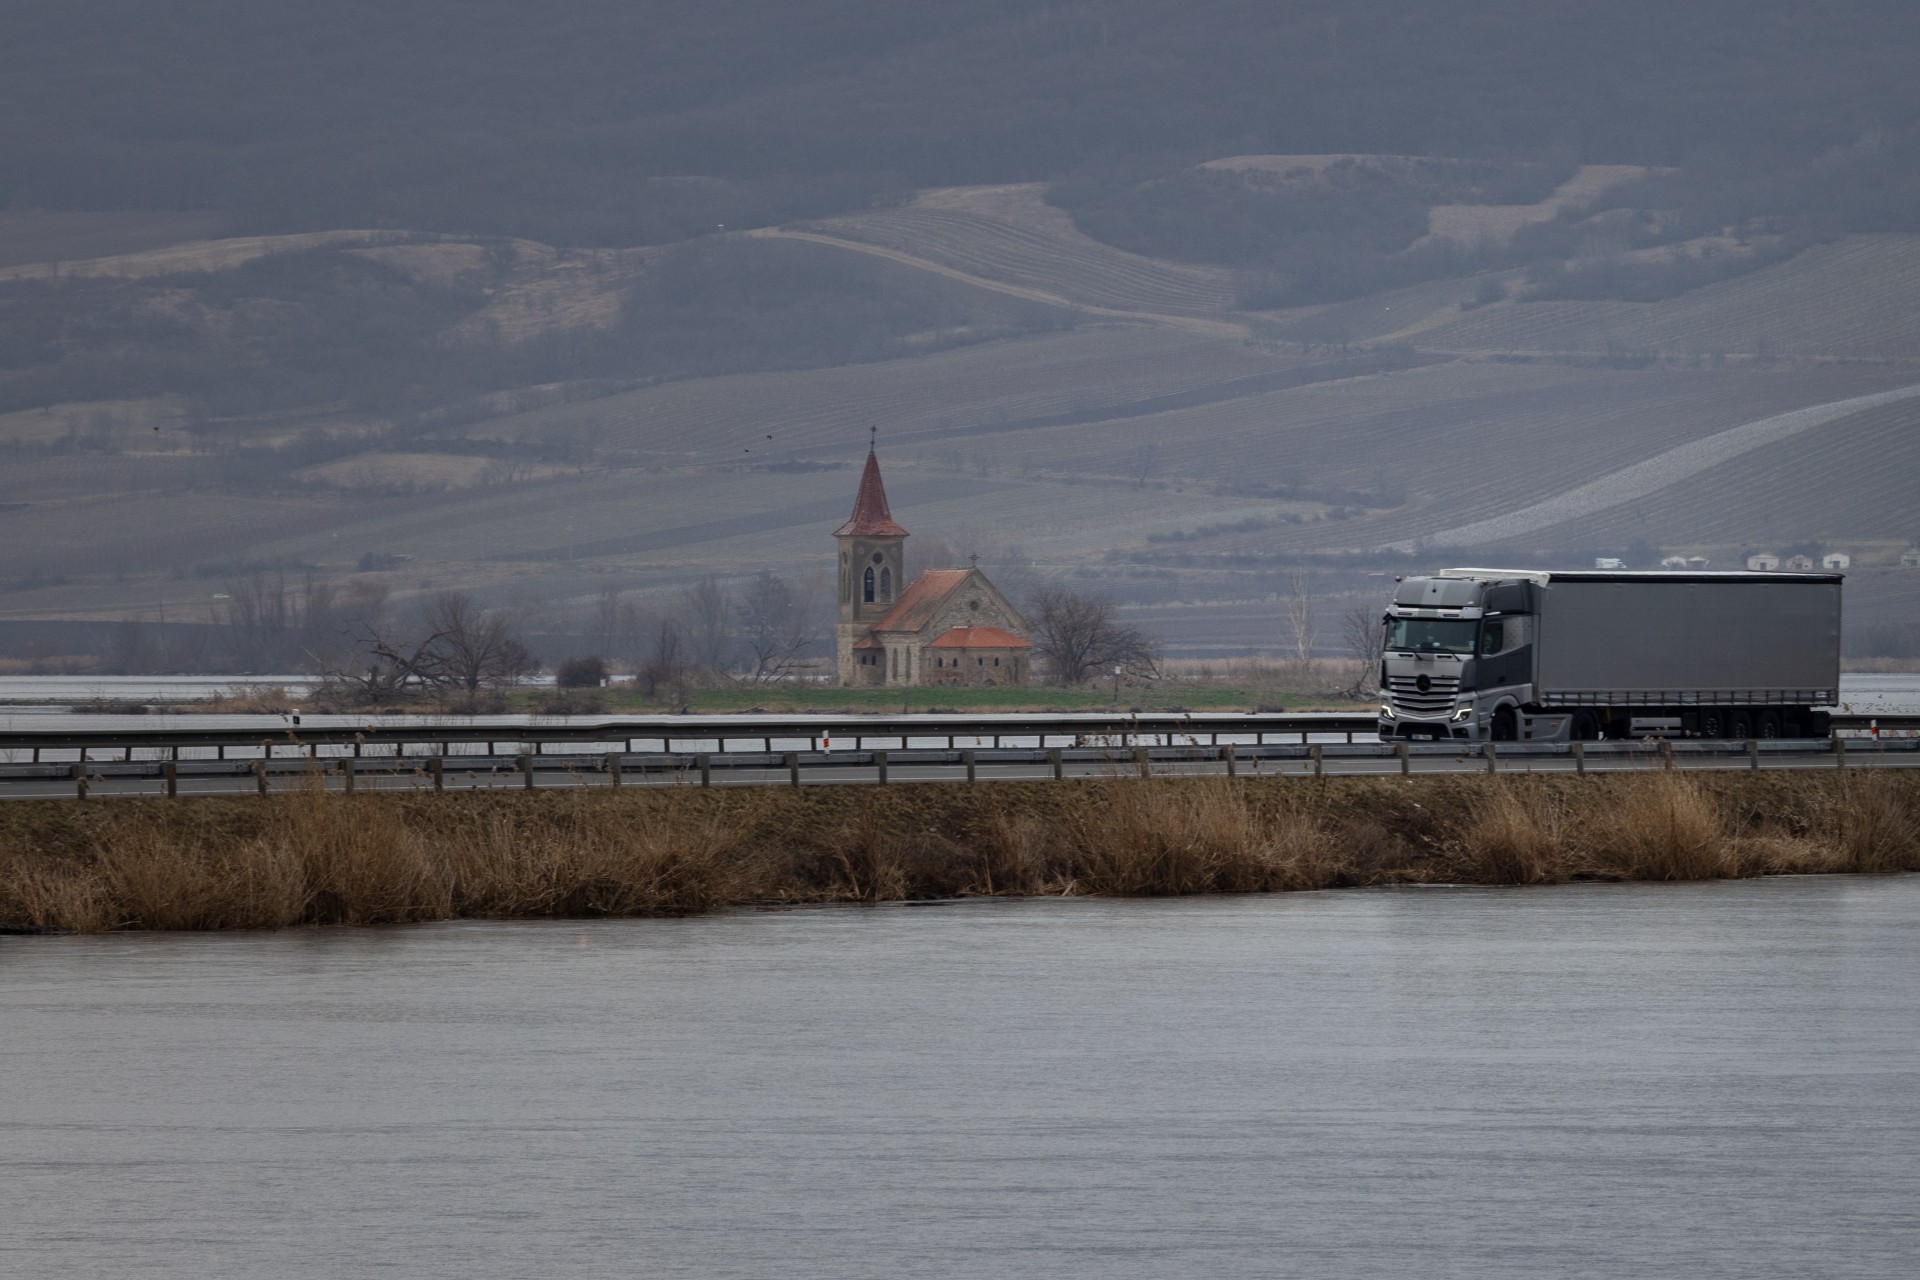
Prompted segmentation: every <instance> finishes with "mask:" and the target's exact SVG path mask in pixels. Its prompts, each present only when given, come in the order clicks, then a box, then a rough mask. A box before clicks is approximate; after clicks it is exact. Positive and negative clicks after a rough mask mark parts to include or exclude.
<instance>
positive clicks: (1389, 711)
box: [1380, 702, 1394, 720]
mask: <svg viewBox="0 0 1920 1280" xmlns="http://www.w3.org/2000/svg"><path fill="white" fill-rule="evenodd" d="M1380 718H1381V719H1382V720H1391V719H1393V718H1394V715H1393V706H1392V704H1390V703H1386V702H1383V703H1381V704H1380Z"/></svg>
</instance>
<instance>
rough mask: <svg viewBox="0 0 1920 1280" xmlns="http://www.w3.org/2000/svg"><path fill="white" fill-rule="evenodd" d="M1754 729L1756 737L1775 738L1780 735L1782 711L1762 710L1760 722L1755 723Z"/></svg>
mask: <svg viewBox="0 0 1920 1280" xmlns="http://www.w3.org/2000/svg"><path fill="white" fill-rule="evenodd" d="M1754 729H1755V733H1754V736H1755V737H1756V738H1767V739H1773V738H1777V737H1779V736H1780V713H1779V712H1778V711H1762V712H1761V713H1760V719H1759V721H1758V723H1757V724H1755V726H1754Z"/></svg>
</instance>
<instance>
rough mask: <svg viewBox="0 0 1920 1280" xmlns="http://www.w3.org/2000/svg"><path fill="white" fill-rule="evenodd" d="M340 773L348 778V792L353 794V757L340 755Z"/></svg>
mask: <svg viewBox="0 0 1920 1280" xmlns="http://www.w3.org/2000/svg"><path fill="white" fill-rule="evenodd" d="M340 774H341V776H342V777H343V778H345V779H346V780H347V794H348V795H352V794H353V757H352V756H341V757H340Z"/></svg>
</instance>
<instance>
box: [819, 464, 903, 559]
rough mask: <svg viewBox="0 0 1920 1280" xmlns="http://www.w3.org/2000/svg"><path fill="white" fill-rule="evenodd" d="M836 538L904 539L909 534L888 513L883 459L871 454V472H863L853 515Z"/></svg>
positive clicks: (889, 512)
mask: <svg viewBox="0 0 1920 1280" xmlns="http://www.w3.org/2000/svg"><path fill="white" fill-rule="evenodd" d="M833 536H834V537H836V538H904V537H906V536H907V531H906V530H905V529H902V528H901V527H900V526H899V525H897V524H895V523H894V522H893V513H892V512H891V511H889V510H887V491H886V489H885V488H884V487H883V486H882V485H881V484H880V459H878V458H876V457H874V456H873V451H872V450H871V449H869V450H868V451H867V469H866V470H865V471H863V472H861V473H860V492H859V494H858V496H856V497H855V498H854V500H853V514H852V515H851V516H849V517H847V522H846V523H845V524H843V525H841V526H840V527H839V528H838V529H835V530H834V531H833Z"/></svg>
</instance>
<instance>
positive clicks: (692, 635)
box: [680, 574, 734, 674]
mask: <svg viewBox="0 0 1920 1280" xmlns="http://www.w3.org/2000/svg"><path fill="white" fill-rule="evenodd" d="M680 618H681V623H682V628H683V636H684V639H685V642H686V647H687V656H688V658H689V659H690V660H691V661H692V663H693V665H694V666H696V667H700V668H702V669H704V670H707V671H713V672H719V673H723V674H724V673H725V671H726V669H727V667H728V666H729V665H730V664H731V662H732V659H733V648H734V635H733V598H732V596H730V595H729V594H728V592H727V589H726V588H725V587H723V586H721V585H720V582H719V579H717V578H715V577H713V576H712V575H711V574H709V575H708V576H706V577H704V578H702V579H700V581H698V582H696V583H694V584H693V585H692V586H691V587H688V588H687V589H686V591H684V592H683V593H681V596H680Z"/></svg>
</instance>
